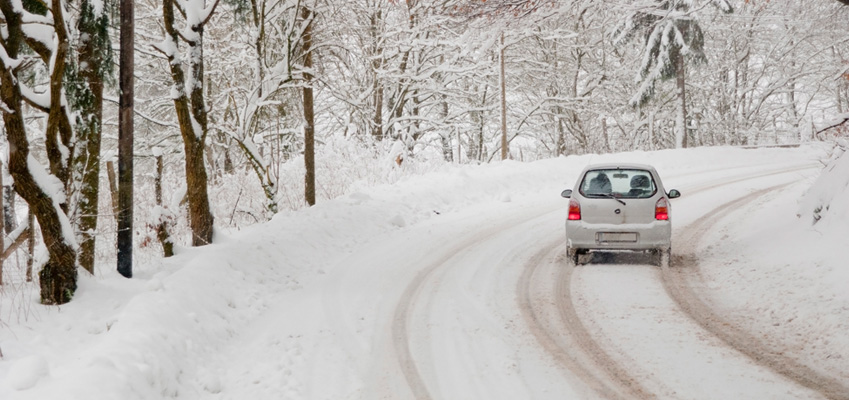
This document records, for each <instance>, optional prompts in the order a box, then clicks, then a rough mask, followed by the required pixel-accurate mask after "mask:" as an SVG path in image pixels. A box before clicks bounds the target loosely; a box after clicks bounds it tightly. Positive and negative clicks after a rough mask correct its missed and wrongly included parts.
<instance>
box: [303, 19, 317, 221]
mask: <svg viewBox="0 0 849 400" xmlns="http://www.w3.org/2000/svg"><path fill="white" fill-rule="evenodd" d="M301 17H302V18H303V19H304V24H306V27H305V28H304V34H303V42H302V43H303V49H302V50H303V52H304V69H305V72H304V80H305V81H306V85H304V167H305V170H306V174H305V176H304V198H305V200H306V202H307V204H309V205H310V206H313V205H315V113H314V110H313V91H312V83H313V80H312V78H313V76H312V72H311V70H312V21H313V15H312V10H310V9H309V8H308V7H306V6H303V7H302V8H301Z"/></svg>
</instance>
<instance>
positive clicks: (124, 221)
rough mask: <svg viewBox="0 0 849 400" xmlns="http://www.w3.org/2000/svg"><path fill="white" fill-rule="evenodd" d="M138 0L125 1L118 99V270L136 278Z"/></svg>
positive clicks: (122, 20) (128, 276)
mask: <svg viewBox="0 0 849 400" xmlns="http://www.w3.org/2000/svg"><path fill="white" fill-rule="evenodd" d="M133 2H134V0H121V38H120V41H121V54H120V64H119V66H118V68H119V74H120V77H119V88H120V91H121V93H120V96H119V99H118V272H119V273H120V274H121V275H123V276H124V277H127V278H132V277H133V71H134V69H135V61H134V59H133V56H134V53H135V52H134V50H133V45H134V43H133V42H134V30H135V22H134V16H133Z"/></svg>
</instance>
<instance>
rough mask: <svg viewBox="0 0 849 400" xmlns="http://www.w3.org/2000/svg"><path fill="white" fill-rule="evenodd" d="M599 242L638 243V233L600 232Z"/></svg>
mask: <svg viewBox="0 0 849 400" xmlns="http://www.w3.org/2000/svg"><path fill="white" fill-rule="evenodd" d="M598 241H599V242H602V243H604V242H607V243H610V242H636V241H637V233H636V232H600V233H599V234H598Z"/></svg>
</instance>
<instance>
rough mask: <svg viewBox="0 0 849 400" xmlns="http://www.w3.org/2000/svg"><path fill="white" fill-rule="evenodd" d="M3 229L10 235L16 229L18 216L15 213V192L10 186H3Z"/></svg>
mask: <svg viewBox="0 0 849 400" xmlns="http://www.w3.org/2000/svg"><path fill="white" fill-rule="evenodd" d="M3 217H4V218H3V228H4V229H5V230H6V233H7V234H8V233H12V231H14V230H15V228H17V227H18V216H17V213H16V212H15V190H14V189H13V188H12V186H11V185H10V186H3Z"/></svg>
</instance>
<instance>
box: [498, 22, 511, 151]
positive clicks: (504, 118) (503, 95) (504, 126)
mask: <svg viewBox="0 0 849 400" xmlns="http://www.w3.org/2000/svg"><path fill="white" fill-rule="evenodd" d="M499 55H500V57H499V58H501V159H502V160H506V159H507V156H508V155H509V151H508V149H507V80H506V74H505V72H504V32H503V31H502V32H501V49H500V52H499Z"/></svg>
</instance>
